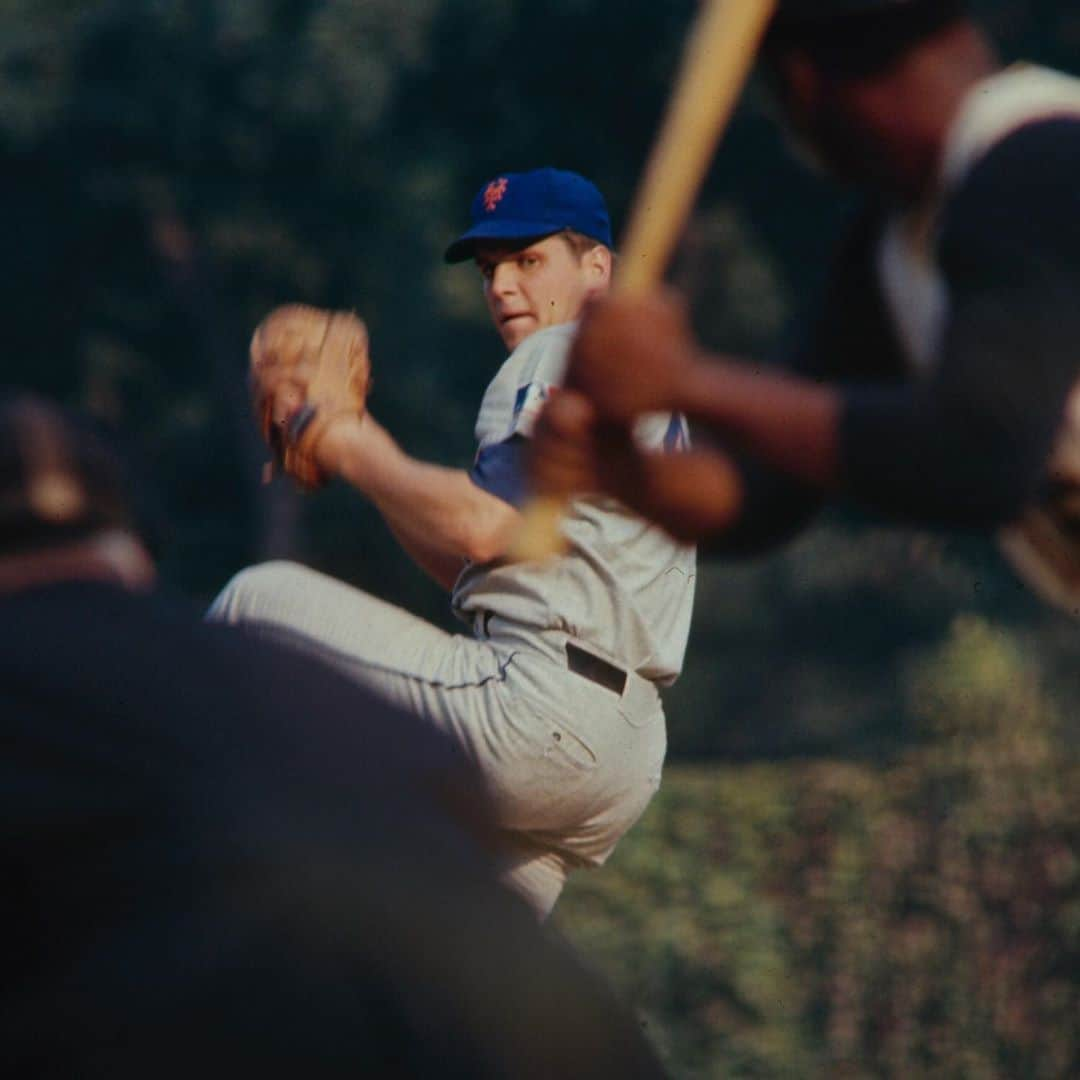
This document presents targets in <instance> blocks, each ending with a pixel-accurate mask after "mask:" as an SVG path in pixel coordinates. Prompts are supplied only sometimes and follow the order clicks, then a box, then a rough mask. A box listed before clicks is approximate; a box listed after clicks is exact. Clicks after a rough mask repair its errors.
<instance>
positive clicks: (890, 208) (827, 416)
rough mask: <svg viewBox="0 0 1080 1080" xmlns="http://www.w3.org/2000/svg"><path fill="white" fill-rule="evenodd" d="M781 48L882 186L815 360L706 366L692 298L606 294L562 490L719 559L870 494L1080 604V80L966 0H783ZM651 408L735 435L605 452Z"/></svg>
mask: <svg viewBox="0 0 1080 1080" xmlns="http://www.w3.org/2000/svg"><path fill="white" fill-rule="evenodd" d="M764 62H765V72H766V75H767V77H768V79H769V81H770V83H771V84H772V86H773V88H774V90H775V93H776V96H777V97H778V99H779V101H780V104H781V106H782V108H783V112H784V115H785V116H786V119H787V122H788V124H789V128H790V132H791V134H792V136H793V139H794V141H795V142H796V143H797V144H798V145H799V147H800V148H801V150H802V151H803V152H804V156H806V157H808V158H809V159H810V160H812V161H814V162H816V163H817V164H818V165H820V166H822V167H824V168H825V169H826V170H828V171H829V172H830V173H832V174H833V175H834V176H836V177H837V178H839V179H841V180H842V181H845V182H850V183H852V184H855V185H856V186H858V187H860V188H861V189H863V190H864V191H865V192H866V193H867V195H868V200H867V205H866V207H865V209H864V210H863V212H862V213H861V214H860V215H859V217H858V218H857V220H856V221H855V222H854V224H853V227H852V228H851V229H850V231H849V233H848V235H847V236H846V238H845V239H844V241H843V243H842V244H841V246H840V249H839V252H838V255H837V257H836V260H835V263H834V266H833V272H832V275H831V280H830V284H829V289H828V291H827V294H826V298H825V302H824V304H823V306H822V308H821V311H820V313H819V315H818V318H817V320H816V325H815V326H814V329H813V332H812V333H811V334H809V335H808V336H807V338H806V340H805V341H804V343H803V346H802V348H801V349H800V351H799V353H798V355H797V356H796V357H795V358H794V359H793V361H792V365H791V366H792V368H793V373H792V374H791V375H780V374H770V373H767V372H763V371H761V370H760V368H753V367H750V366H748V365H746V364H739V363H734V362H731V361H730V360H728V359H725V358H722V357H708V356H705V355H704V354H703V351H702V350H701V348H700V346H698V345H697V344H696V343H695V342H694V341H693V338H692V336H691V333H690V331H689V328H688V322H687V319H686V315H685V312H684V310H683V306H682V304H681V303H680V301H678V300H677V299H676V298H674V297H672V296H670V295H665V294H654V295H652V296H649V297H646V298H644V299H624V298H621V297H613V298H611V299H609V300H605V301H603V302H598V303H597V304H595V305H594V306H593V307H592V309H591V310H590V311H589V312H588V313H587V315H586V318H585V319H584V320H583V327H582V332H581V334H580V336H579V338H578V339H577V344H576V348H575V351H574V355H573V357H572V360H571V366H570V373H569V375H568V378H569V377H571V376H572V379H573V382H574V385H575V388H576V389H578V390H580V391H581V392H580V393H574V394H570V393H567V394H563V395H561V396H560V397H559V398H558V399H557V400H556V401H554V402H553V403H551V405H550V407H549V409H548V410H547V411H546V412H545V414H544V416H543V418H542V419H541V424H540V428H539V432H538V439H537V450H538V452H537V455H536V457H537V461H536V476H537V478H538V483H539V486H540V487H541V488H542V489H545V490H547V489H549V490H552V491H556V492H564V491H575V490H583V489H585V490H589V489H592V488H593V486H599V488H600V489H601V490H606V491H609V492H611V493H614V494H616V495H618V496H619V497H621V498H623V499H624V500H625V501H626V502H628V503H629V504H630V505H631V506H634V507H636V508H638V509H639V510H641V511H642V512H643V513H645V514H646V515H648V516H651V517H652V518H654V519H655V520H657V521H660V522H662V523H663V524H664V525H665V526H666V527H668V528H669V529H670V530H671V531H672V532H673V534H674V535H677V536H680V537H683V538H686V539H698V538H708V542H709V545H710V548H711V549H712V550H714V551H717V552H720V553H725V552H727V553H739V552H746V551H756V550H762V549H763V548H766V547H768V546H769V545H770V544H773V543H776V542H778V541H781V540H783V539H784V538H786V537H787V536H789V535H791V534H792V533H793V532H794V531H795V530H796V529H798V528H799V527H800V526H801V525H803V524H804V523H805V522H806V521H807V520H808V519H809V517H810V516H811V514H812V513H813V512H814V510H815V509H816V508H817V507H818V506H819V505H820V504H821V502H822V501H823V499H824V498H826V497H829V496H834V495H835V496H847V497H850V498H851V499H853V500H854V501H856V502H858V503H860V504H862V505H863V506H865V507H867V508H868V509H870V510H872V511H875V512H878V513H880V514H881V515H883V516H886V517H889V518H892V519H895V520H897V521H902V522H909V523H916V524H925V525H932V526H944V527H951V528H975V529H985V530H991V531H994V532H995V533H996V534H997V535H998V536H999V538H1000V541H1001V545H1002V548H1003V550H1004V551H1005V553H1006V554H1007V555H1008V557H1009V558H1010V559H1011V561H1012V562H1013V564H1014V566H1015V567H1016V568H1017V570H1018V571H1019V572H1020V574H1021V575H1022V576H1023V577H1024V578H1025V579H1026V580H1027V581H1028V582H1029V583H1030V584H1031V585H1032V587H1033V588H1035V589H1036V590H1037V591H1038V592H1039V593H1041V594H1042V595H1043V596H1044V597H1046V598H1048V599H1050V600H1051V601H1054V602H1056V603H1058V604H1059V605H1061V606H1062V607H1064V608H1065V609H1067V610H1069V611H1073V612H1076V611H1078V610H1080V450H1078V447H1080V394H1078V393H1077V392H1076V389H1075V387H1076V382H1077V374H1078V358H1080V353H1078V350H1077V342H1078V341H1080V304H1078V303H1077V297H1078V296H1080V214H1078V213H1077V204H1076V199H1077V196H1076V192H1077V191H1078V190H1080V81H1077V80H1075V79H1073V78H1070V77H1068V76H1065V75H1063V74H1059V73H1057V72H1054V71H1050V70H1047V69H1045V68H1040V67H1035V66H1031V65H1023V64H1018V65H1014V66H1012V67H1008V68H1004V69H1003V68H1002V67H1001V66H1000V64H999V62H998V60H997V58H996V55H995V52H994V50H993V48H992V46H991V44H990V42H989V40H988V39H987V37H986V35H985V34H984V32H983V31H982V29H981V28H980V27H979V26H978V25H977V24H976V22H975V21H974V20H973V19H972V18H970V17H969V16H968V15H967V14H966V11H965V5H964V4H963V3H961V2H959V0H821V2H814V0H784V2H781V4H780V8H779V12H778V14H777V15H776V17H775V18H774V20H773V23H772V25H771V27H770V31H769V34H768V36H767V38H766V42H765V46H764ZM616 376H617V377H616ZM653 409H678V410H681V411H683V412H685V413H686V414H687V415H688V416H689V417H690V418H691V420H697V421H699V422H700V423H701V424H702V426H703V428H707V429H709V430H711V431H712V432H714V433H715V435H716V437H717V440H718V443H719V447H720V448H719V449H716V450H713V451H711V452H710V451H705V450H700V451H698V452H696V453H695V454H694V455H692V456H691V457H688V458H686V459H684V460H680V461H676V460H673V459H670V458H664V457H662V456H656V455H649V454H643V453H641V452H640V451H639V450H638V449H637V448H635V447H633V446H632V445H629V444H626V443H624V445H623V447H622V448H621V450H620V452H619V454H618V455H617V457H618V464H614V463H613V458H612V454H611V452H610V449H608V452H607V453H606V455H604V456H606V462H605V461H604V460H601V457H602V455H600V454H599V453H598V449H597V447H598V444H597V440H596V430H597V428H596V425H597V420H598V418H599V419H602V420H604V421H610V422H614V423H615V424H617V423H620V422H621V423H625V422H626V421H627V420H628V419H631V418H632V417H634V416H636V415H639V414H641V413H643V412H646V411H648V410H653ZM613 429H614V427H613V425H611V424H609V425H608V428H607V430H613Z"/></svg>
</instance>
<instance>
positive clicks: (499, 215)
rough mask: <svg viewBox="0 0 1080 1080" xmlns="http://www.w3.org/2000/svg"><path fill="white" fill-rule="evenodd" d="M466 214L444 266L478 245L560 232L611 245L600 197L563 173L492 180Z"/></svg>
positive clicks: (545, 172)
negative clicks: (468, 219)
mask: <svg viewBox="0 0 1080 1080" xmlns="http://www.w3.org/2000/svg"><path fill="white" fill-rule="evenodd" d="M469 212H470V216H471V218H472V227H471V228H470V229H469V230H468V231H467V232H464V233H462V234H461V236H459V237H458V238H457V239H456V240H455V241H454V242H453V243H452V244H451V245H450V246H449V247H448V248H447V249H446V254H445V255H444V258H445V259H446V261H447V262H448V263H456V262H464V260H465V259H469V258H471V257H472V254H473V250H474V248H475V246H476V242H477V241H478V240H530V239H533V238H536V237H541V236H550V235H551V234H552V233H557V232H561V231H562V230H563V229H573V230H574V231H575V232H579V233H582V234H583V235H585V236H589V237H592V239H593V240H595V241H597V243H600V244H605V245H607V246H608V247H611V246H612V242H611V219H610V218H609V217H608V211H607V206H606V204H605V203H604V196H603V195H601V194H600V191H599V189H598V188H597V187H596V185H595V184H593V183H591V182H590V181H588V180H586V179H585V177H584V176H579V175H578V174H577V173H574V172H566V171H565V170H563V169H550V168H545V169H533V170H532V171H530V172H523V173H503V174H502V175H501V176H496V177H495V178H494V179H492V180H489V181H488V182H487V183H486V184H485V185H484V186H483V187H482V188H481V189H480V190H479V191H478V192H477V193H476V198H475V199H473V201H472V207H471V208H470V211H469Z"/></svg>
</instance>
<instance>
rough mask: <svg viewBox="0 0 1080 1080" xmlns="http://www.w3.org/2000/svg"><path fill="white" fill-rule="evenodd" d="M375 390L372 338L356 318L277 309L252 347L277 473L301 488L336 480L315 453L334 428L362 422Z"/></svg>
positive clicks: (256, 391) (258, 412) (263, 425)
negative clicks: (354, 419) (353, 419)
mask: <svg viewBox="0 0 1080 1080" xmlns="http://www.w3.org/2000/svg"><path fill="white" fill-rule="evenodd" d="M370 387H371V360H370V357H369V355H368V333H367V327H366V326H365V325H364V323H363V320H362V319H360V318H358V317H357V316H356V315H354V314H353V313H352V312H349V311H324V310H323V309H321V308H315V307H308V306H306V305H304V304H286V305H284V306H283V307H279V308H275V309H274V310H273V311H272V312H270V314H269V315H267V317H266V318H265V319H263V321H262V322H261V323H259V325H258V326H257V327H256V329H255V334H254V336H253V337H252V339H251V389H252V395H253V398H254V405H255V416H256V418H257V419H258V422H259V428H260V430H261V431H262V433H263V437H264V438H265V439H266V442H267V444H268V445H269V447H270V450H271V452H272V453H273V457H274V459H273V462H272V463H271V466H270V468H271V470H273V469H274V468H275V467H276V468H278V469H281V470H282V471H284V472H286V473H288V474H289V475H290V476H292V477H293V478H294V479H295V480H296V481H297V482H298V483H299V484H300V486H301V487H304V488H308V489H314V488H318V487H321V486H322V485H323V484H325V483H326V482H327V481H328V480H329V479H330V477H329V476H328V475H327V474H326V472H325V471H324V470H323V469H322V468H321V467H320V466H319V464H318V462H317V460H316V457H315V449H316V447H317V446H318V444H319V440H320V439H321V438H322V437H323V436H324V435H325V434H326V430H327V428H328V427H329V426H330V424H331V423H332V422H333V421H334V420H336V419H338V418H340V417H342V416H363V414H364V405H365V402H366V400H367V395H368V391H369V389H370Z"/></svg>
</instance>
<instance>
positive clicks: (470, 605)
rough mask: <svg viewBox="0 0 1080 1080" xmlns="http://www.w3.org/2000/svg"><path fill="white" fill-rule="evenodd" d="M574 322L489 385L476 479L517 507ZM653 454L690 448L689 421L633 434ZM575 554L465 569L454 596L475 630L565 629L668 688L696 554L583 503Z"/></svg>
mask: <svg viewBox="0 0 1080 1080" xmlns="http://www.w3.org/2000/svg"><path fill="white" fill-rule="evenodd" d="M575 329H576V324H575V323H565V324H562V325H560V326H553V327H549V328H547V329H544V330H540V331H537V332H536V333H534V334H532V335H530V336H529V337H528V338H526V340H525V341H523V342H522V343H521V344H520V345H519V346H518V347H517V348H516V349H515V350H514V352H513V353H512V354H511V355H510V357H509V358H508V359H507V360H506V362H505V363H504V364H503V366H502V367H501V368H500V369H499V371H498V373H497V374H496V376H495V378H494V379H493V380H492V382H491V384H490V386H489V387H488V389H487V391H486V393H485V394H484V398H483V401H482V403H481V405H480V414H479V417H478V419H477V422H476V437H477V440H478V443H479V448H478V450H477V454H476V460H475V463H474V465H473V468H472V471H471V472H470V476H471V477H472V479H473V481H474V482H475V483H476V484H477V485H478V486H480V487H481V488H483V489H484V490H486V491H489V492H490V493H492V494H494V495H496V496H498V497H499V498H501V499H503V500H505V501H506V502H508V503H510V504H511V505H513V506H516V507H520V506H521V505H522V504H523V502H524V501H525V499H526V498H527V495H528V490H527V482H526V472H525V454H524V451H525V447H526V443H527V440H528V439H529V438H530V436H531V434H532V431H533V427H534V425H535V423H536V418H537V416H538V415H539V412H540V409H541V408H542V406H543V403H544V401H545V400H546V398H547V396H548V394H549V392H550V391H551V388H552V387H555V386H558V385H559V384H560V383H561V381H562V377H563V373H564V371H565V368H566V361H567V356H568V352H569V348H570V343H571V340H572V338H573V336H574V332H575ZM635 436H636V437H637V439H638V441H639V443H640V444H641V445H643V446H646V447H651V448H656V449H659V448H663V447H666V448H667V449H668V450H672V451H677V450H680V449H683V448H685V447H686V446H687V445H688V442H689V437H688V433H687V428H686V422H685V420H684V419H683V418H682V417H681V416H672V415H668V414H654V415H650V416H647V417H643V418H642V419H641V420H640V421H639V422H638V424H637V426H636V428H635ZM563 533H564V535H565V537H566V539H567V540H568V541H569V550H568V552H567V554H565V555H561V556H557V557H554V558H552V559H550V560H547V561H544V562H517V563H510V562H503V561H499V560H496V561H494V562H489V563H483V564H468V565H467V566H466V567H465V569H464V570H463V571H462V573H461V575H460V577H459V578H458V580H457V583H456V584H455V586H454V591H453V597H452V602H453V607H454V610H455V612H456V613H457V614H458V615H459V616H460V617H461V618H463V619H465V620H466V621H467V622H470V623H472V622H474V621H475V619H476V617H477V615H478V614H479V615H483V614H485V613H491V614H493V615H498V616H502V617H503V618H505V619H508V620H511V621H513V622H515V623H517V624H519V625H522V626H529V627H536V628H537V629H540V630H552V629H553V630H560V631H564V632H565V633H567V634H569V635H570V636H572V637H574V638H577V639H578V640H580V641H582V642H586V643H588V644H589V645H591V646H592V647H593V648H594V649H596V650H597V651H598V652H600V653H601V654H602V655H604V656H606V657H609V658H610V659H612V660H613V661H614V662H615V663H617V664H619V665H620V666H623V667H625V668H626V669H627V670H630V671H635V672H637V674H639V675H641V676H642V677H643V678H646V679H649V680H651V681H652V682H655V683H659V684H661V685H666V684H669V683H671V682H673V681H674V679H675V678H676V676H677V675H678V674H679V672H680V670H681V669H682V664H683V656H684V654H685V651H686V640H687V636H688V635H689V632H690V615H691V610H692V607H693V599H694V578H695V571H696V549H695V548H693V547H688V546H686V545H683V544H679V543H676V542H675V541H674V540H672V539H671V537H670V536H668V534H667V533H665V532H664V531H663V530H662V529H660V528H658V527H657V526H655V525H652V524H650V523H649V522H647V521H645V520H644V519H643V518H641V517H639V516H638V515H636V514H634V513H632V512H631V511H630V510H628V509H627V508H626V507H625V506H623V505H622V504H621V503H620V502H618V501H617V500H615V499H612V498H608V497H601V496H589V497H584V498H577V499H574V500H573V501H572V502H571V504H570V507H569V509H568V512H567V514H566V518H565V520H564V522H563Z"/></svg>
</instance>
